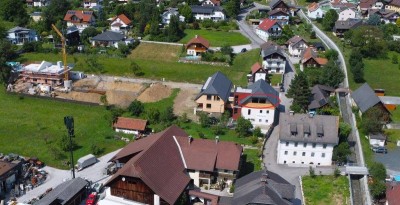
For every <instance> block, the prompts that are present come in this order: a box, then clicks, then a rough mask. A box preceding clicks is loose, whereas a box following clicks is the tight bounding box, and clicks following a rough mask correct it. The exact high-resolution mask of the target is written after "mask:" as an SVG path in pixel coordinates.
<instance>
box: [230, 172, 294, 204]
mask: <svg viewBox="0 0 400 205" xmlns="http://www.w3.org/2000/svg"><path fill="white" fill-rule="evenodd" d="M264 177H266V178H265V179H264V180H265V182H264V181H262V180H263V178H264ZM294 191H295V186H294V185H291V184H290V183H289V182H287V181H286V180H285V179H283V178H282V177H281V176H279V175H278V174H276V173H273V172H270V171H268V170H261V171H258V172H253V173H250V174H248V175H246V176H244V177H242V178H240V179H237V180H236V183H235V193H234V195H233V199H232V201H231V202H232V203H231V204H232V205H245V204H274V205H291V204H293V203H292V202H290V200H292V199H294V198H295V195H294Z"/></svg>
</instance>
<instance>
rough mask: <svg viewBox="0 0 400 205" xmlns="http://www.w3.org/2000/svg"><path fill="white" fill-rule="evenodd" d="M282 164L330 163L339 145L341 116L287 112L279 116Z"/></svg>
mask: <svg viewBox="0 0 400 205" xmlns="http://www.w3.org/2000/svg"><path fill="white" fill-rule="evenodd" d="M279 126H280V130H279V142H278V150H277V162H278V164H290V165H291V166H310V165H314V166H330V165H332V153H333V147H334V146H335V145H337V144H338V141H339V137H338V130H339V117H338V116H328V115H316V116H311V115H308V114H287V113H281V114H280V116H279Z"/></svg>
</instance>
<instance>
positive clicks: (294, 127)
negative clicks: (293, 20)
mask: <svg viewBox="0 0 400 205" xmlns="http://www.w3.org/2000/svg"><path fill="white" fill-rule="evenodd" d="M290 133H291V135H292V136H296V135H297V125H296V123H290Z"/></svg>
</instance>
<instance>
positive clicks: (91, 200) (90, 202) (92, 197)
mask: <svg viewBox="0 0 400 205" xmlns="http://www.w3.org/2000/svg"><path fill="white" fill-rule="evenodd" d="M96 201H97V193H96V192H93V193H91V194H89V196H88V198H87V199H86V205H95V204H96Z"/></svg>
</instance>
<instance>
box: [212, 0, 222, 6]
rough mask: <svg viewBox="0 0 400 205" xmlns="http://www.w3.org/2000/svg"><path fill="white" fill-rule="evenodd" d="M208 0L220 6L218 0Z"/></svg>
mask: <svg viewBox="0 0 400 205" xmlns="http://www.w3.org/2000/svg"><path fill="white" fill-rule="evenodd" d="M210 1H211V2H212V3H213V4H214V5H216V6H220V5H221V1H220V0H210Z"/></svg>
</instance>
